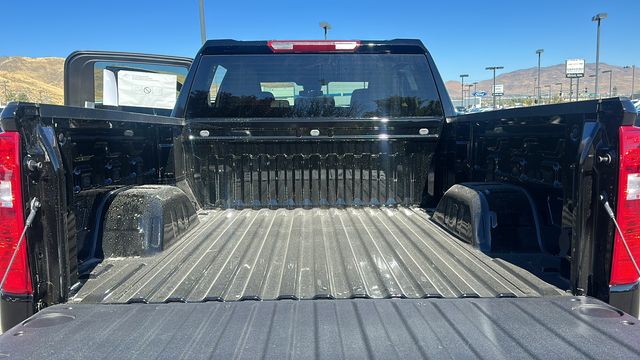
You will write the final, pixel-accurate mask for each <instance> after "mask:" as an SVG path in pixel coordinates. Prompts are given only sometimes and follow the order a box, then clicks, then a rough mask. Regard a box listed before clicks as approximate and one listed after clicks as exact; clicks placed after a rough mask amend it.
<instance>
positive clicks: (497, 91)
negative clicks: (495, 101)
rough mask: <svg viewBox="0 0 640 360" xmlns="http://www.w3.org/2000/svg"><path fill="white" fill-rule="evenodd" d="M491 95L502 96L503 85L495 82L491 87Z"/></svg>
mask: <svg viewBox="0 0 640 360" xmlns="http://www.w3.org/2000/svg"><path fill="white" fill-rule="evenodd" d="M493 95H495V96H502V95H504V85H503V84H499V85H498V84H496V85H495V87H494V88H493Z"/></svg>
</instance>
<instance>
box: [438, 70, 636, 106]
mask: <svg viewBox="0 0 640 360" xmlns="http://www.w3.org/2000/svg"><path fill="white" fill-rule="evenodd" d="M606 70H611V71H612V73H611V75H612V79H611V83H612V91H611V92H612V94H611V95H612V96H615V95H620V96H629V95H630V94H631V78H632V71H631V69H625V68H624V66H617V65H610V64H607V63H600V71H601V72H602V71H606ZM540 74H541V76H540V78H541V79H540V87H541V94H542V96H543V97H547V96H548V94H549V90H551V95H552V96H558V95H559V93H560V88H561V87H560V85H557V84H558V83H562V91H563V93H564V96H568V92H569V79H568V78H566V77H565V65H564V64H556V65H550V66H545V67H541V68H540ZM592 74H595V63H590V64H586V66H585V77H584V78H581V79H580V92H581V94H584V91H585V87H586V88H587V92H588V93H593V92H594V88H595V78H593V77H589V76H590V75H592ZM537 76H538V68H537V67H531V68H527V69H519V70H514V71H510V72H503V73H498V74H497V75H496V84H502V85H504V94H505V96H534V94H535V88H536V86H537V85H536V78H537ZM637 77H640V73H639V74H636V79H635V82H636V86H635V89H634V92H635V93H636V94H637V93H638V92H639V91H640V89H639V85H640V81H638V79H637ZM474 81H475V80H473V79H472V80H468V79H465V87H466V85H467V84H472V83H473V82H474ZM599 82H600V86H599V88H600V91H599V92H600V94H601V95H602V96H607V95H609V94H608V93H609V74H602V73H601V74H600V78H599ZM492 83H493V79H484V80H479V81H478V84H477V85H476V88H477V90H478V91H480V90H482V91H486V92H487V93H488V94H489V95H490V94H491V88H492V85H493V84H492ZM547 85H551V88H550V89H549V87H547ZM445 86H446V88H447V92H448V93H449V96H450V97H451V98H452V99H458V100H459V99H460V97H461V94H462V89H461V83H460V81H457V80H449V81H447V82H446V83H445ZM575 86H576V80H575V79H574V80H573V87H574V96H575ZM471 91H472V92H473V88H472V90H471ZM465 92H466V88H465ZM465 96H468V95H466V94H465Z"/></svg>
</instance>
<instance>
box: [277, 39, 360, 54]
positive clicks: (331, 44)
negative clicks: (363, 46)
mask: <svg viewBox="0 0 640 360" xmlns="http://www.w3.org/2000/svg"><path fill="white" fill-rule="evenodd" d="M267 44H268V45H269V47H270V48H271V50H272V51H273V52H288V53H292V52H293V53H304V52H354V51H355V50H356V49H357V48H358V47H359V46H360V41H358V40H333V41H328V40H270V41H269V42H268V43H267Z"/></svg>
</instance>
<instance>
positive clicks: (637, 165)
mask: <svg viewBox="0 0 640 360" xmlns="http://www.w3.org/2000/svg"><path fill="white" fill-rule="evenodd" d="M619 132H620V172H619V176H618V206H617V211H616V219H617V221H618V225H620V230H622V233H623V234H624V238H625V240H626V241H627V245H628V246H629V249H630V250H631V253H632V254H633V257H634V259H635V261H636V263H640V128H638V127H635V126H621V127H620V130H619ZM638 277H639V275H638V273H637V272H636V269H635V267H634V266H633V263H632V262H631V259H630V258H629V254H628V253H627V250H626V249H625V246H624V244H623V243H622V238H620V234H618V232H616V237H615V241H614V245H613V259H612V263H611V281H610V284H611V285H625V284H632V283H634V282H636V281H637V280H638Z"/></svg>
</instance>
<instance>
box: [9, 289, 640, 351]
mask: <svg viewBox="0 0 640 360" xmlns="http://www.w3.org/2000/svg"><path fill="white" fill-rule="evenodd" d="M636 321H637V319H634V318H632V317H631V316H629V315H625V314H623V313H621V312H619V311H618V310H614V309H613V308H611V307H610V306H608V305H606V304H604V303H602V302H600V301H598V300H594V299H590V298H585V297H557V298H535V299H533V298H532V299H524V298H520V299H511V298H505V299H418V300H409V299H384V300H380V299H378V300H366V299H357V300H322V301H320V300H318V301H261V302H259V301H246V302H232V303H224V302H208V303H197V304H161V305H142V304H129V305H83V304H76V305H73V307H69V306H68V305H57V306H52V307H49V308H47V309H45V310H44V311H41V312H40V313H38V314H36V315H34V316H33V317H32V318H31V319H29V320H26V321H25V322H24V323H22V324H21V325H18V326H16V327H14V328H13V329H11V330H9V331H8V332H7V333H5V334H4V335H2V336H1V337H0V348H1V349H2V350H1V352H2V353H3V355H4V354H6V355H8V356H10V357H12V358H32V359H36V358H50V357H51V355H52V354H55V357H57V358H94V357H96V355H98V356H100V357H103V358H120V357H122V354H127V355H126V357H131V358H145V359H147V358H154V359H155V358H167V359H177V358H181V359H201V358H202V359H204V358H207V359H209V358H218V359H227V358H258V357H262V358H275V359H281V358H294V359H310V358H318V357H323V358H327V359H335V358H384V359H390V358H405V359H407V358H427V357H436V358H464V359H467V358H488V359H497V358H546V359H567V358H618V359H623V358H635V357H637V355H638V353H639V352H640V343H639V342H638V338H640V327H639V325H635V324H634V323H635V322H636Z"/></svg>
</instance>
